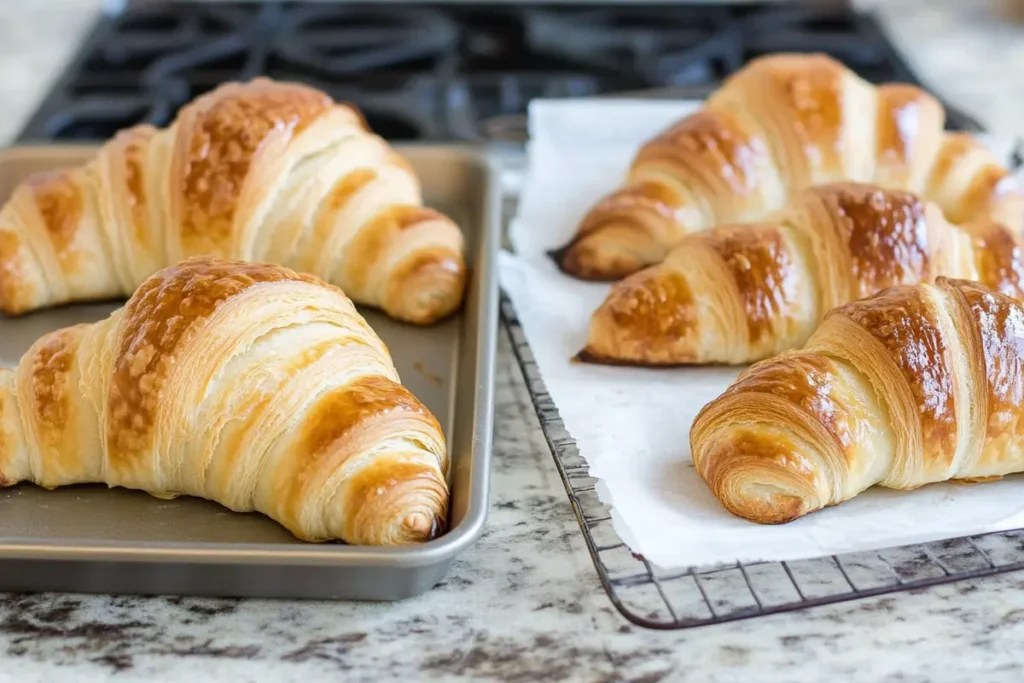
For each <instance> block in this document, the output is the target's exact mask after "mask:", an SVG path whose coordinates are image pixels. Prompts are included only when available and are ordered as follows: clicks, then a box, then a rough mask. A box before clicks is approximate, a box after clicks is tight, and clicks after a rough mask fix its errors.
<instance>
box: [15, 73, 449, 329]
mask: <svg viewBox="0 0 1024 683" xmlns="http://www.w3.org/2000/svg"><path fill="white" fill-rule="evenodd" d="M204 254H208V255H218V256H223V257H226V258H234V259H239V260H245V261H255V262H261V261H267V262H272V263H277V264H280V265H284V266H287V267H291V268H294V269H295V270H299V271H302V272H308V273H312V274H315V275H317V276H319V277H320V278H322V279H323V280H326V281H328V282H331V283H333V284H336V285H338V286H339V287H341V288H342V289H343V290H344V291H345V292H346V294H347V295H348V296H350V297H352V299H353V300H355V301H356V302H357V303H360V304H366V305H368V306H374V307H378V308H381V309H383V310H384V311H385V312H386V313H387V314H388V315H390V316H392V317H394V318H397V319H399V320H403V321H407V322H412V323H421V324H426V323H430V322H433V321H435V320H438V319H440V318H442V317H444V316H446V315H448V314H449V313H451V312H452V311H454V310H455V309H456V308H457V307H458V306H459V304H460V303H461V301H462V296H463V290H464V283H465V275H466V267H465V263H464V244H463V236H462V233H461V231H460V230H459V228H458V227H457V226H456V225H455V224H454V223H453V222H452V221H451V220H450V219H449V218H447V217H445V216H443V215H441V214H440V213H438V212H436V211H434V210H432V209H428V208H425V207H424V206H423V202H422V198H421V191H420V185H419V181H418V179H417V177H416V175H415V174H414V172H413V170H412V169H411V167H410V166H409V165H408V163H406V162H405V161H404V160H403V158H402V157H400V156H399V155H398V154H397V153H396V152H395V151H394V150H393V149H392V148H391V147H390V146H389V145H388V144H387V143H386V142H385V141H384V140H383V139H381V138H380V137H378V136H376V135H374V134H372V133H371V132H370V131H369V129H368V128H367V126H366V123H365V121H364V119H363V118H362V116H361V114H360V113H359V112H358V111H357V110H356V109H355V108H353V107H350V106H347V105H341V104H336V103H334V102H333V101H332V100H331V98H330V97H328V96H327V95H325V94H324V93H322V92H319V91H317V90H315V89H313V88H310V87H307V86H305V85H300V84H297V83H283V82H275V81H271V80H269V79H266V78H257V79H255V80H253V81H249V82H246V83H229V84H226V85H222V86H220V87H218V88H216V89H215V90H213V91H211V92H209V93H207V94H205V95H202V96H200V97H199V98H197V99H195V100H194V101H192V102H191V103H189V104H188V105H186V106H185V107H183V108H182V110H181V111H180V112H179V114H178V116H177V118H176V119H175V120H174V122H173V123H172V124H171V125H170V126H169V127H168V128H165V129H162V130H157V129H155V128H153V127H152V126H148V125H139V126H136V127H134V128H129V129H127V130H124V131H122V132H121V133H119V134H118V135H116V136H115V137H114V138H113V139H112V140H110V141H109V142H107V143H106V144H105V145H104V146H103V147H102V148H101V149H100V151H99V153H98V154H97V155H96V157H95V158H94V159H93V160H92V161H91V162H90V163H88V164H86V165H85V166H82V167H79V168H71V169H65V170H60V171H57V172H51V173H45V174H39V175H35V176H33V177H31V178H29V179H28V180H26V181H25V182H23V183H22V184H21V185H20V186H19V187H18V188H17V189H16V190H15V191H14V193H13V195H12V197H11V198H10V200H9V201H8V202H7V204H6V205H5V206H4V207H3V208H2V209H0V308H2V309H3V310H4V311H5V312H6V313H8V314H19V313H24V312H26V311H31V310H34V309H38V308H42V307H46V306H52V305H55V304H60V303H64V302H69V301H83V300H90V299H110V298H117V297H125V296H128V295H130V294H131V293H132V292H134V291H135V289H136V288H137V287H138V286H139V284H140V283H141V282H142V281H143V280H145V279H146V278H147V277H149V276H150V275H152V274H153V273H155V272H156V271H158V270H159V269H160V268H163V267H165V266H168V265H171V264H174V263H177V262H178V261H180V260H182V259H184V258H186V257H188V256H195V255H204Z"/></svg>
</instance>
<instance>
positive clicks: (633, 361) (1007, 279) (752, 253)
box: [580, 183, 1024, 366]
mask: <svg viewBox="0 0 1024 683" xmlns="http://www.w3.org/2000/svg"><path fill="white" fill-rule="evenodd" d="M1022 274H1024V252H1022V250H1021V240H1020V238H1018V237H1017V236H1016V235H1015V234H1013V233H1011V232H1010V231H1009V230H1008V229H1007V228H1005V227H1004V226H1002V225H1001V224H998V223H995V222H992V221H979V222H977V223H974V224H968V225H966V226H964V227H963V228H958V227H955V226H953V225H951V224H950V223H948V222H947V221H946V220H945V219H944V218H943V215H942V212H941V211H940V210H939V209H938V208H937V206H936V205H935V204H934V203H931V202H927V201H925V200H923V199H922V198H920V197H919V196H917V195H914V194H911V193H909V192H903V191H899V190H885V189H882V188H880V187H878V186H874V185H867V184H862V183H833V184H826V185H816V186H813V187H811V188H809V189H807V190H804V191H803V192H802V193H801V194H800V195H798V196H797V198H796V199H795V200H794V202H793V203H792V204H790V206H789V207H787V209H786V210H785V211H783V212H780V213H778V214H775V215H774V216H773V217H771V218H770V219H769V220H766V221H765V222H761V223H753V224H749V225H729V226H720V227H717V228H713V229H711V230H707V231H704V232H701V233H696V234H693V235H689V236H687V237H686V238H684V239H683V241H682V242H680V243H679V245H678V246H677V247H676V248H675V249H673V250H672V252H671V253H670V254H669V256H668V258H666V259H665V261H664V262H663V263H661V264H659V265H656V266H651V267H650V268H647V269H645V270H643V271H641V272H639V273H636V274H634V275H631V276H629V277H628V278H626V279H625V280H622V281H621V282H618V283H616V284H615V285H614V286H613V287H612V290H611V292H610V293H609V295H608V297H607V298H606V299H605V301H604V303H602V305H601V306H600V307H599V308H598V309H597V311H595V312H594V314H593V316H592V318H591V324H590V331H589V335H588V337H587V342H586V346H585V348H584V350H583V351H582V352H581V353H580V358H581V359H582V360H585V361H590V362H597V363H612V364H627V365H652V366H653V365H681V364H699V363H730V364H741V363H750V362H753V361H757V360H761V359H763V358H767V357H769V356H773V355H775V354H777V353H780V352H782V351H785V350H787V349H795V348H800V346H802V345H803V344H804V342H805V341H807V338H808V337H810V335H811V333H812V332H813V331H814V329H815V328H816V327H817V326H818V324H819V323H820V322H821V319H822V318H823V317H824V315H825V314H826V313H827V312H828V311H829V310H831V309H833V308H835V307H836V306H839V305H842V304H845V303H847V302H850V301H855V300H857V299H861V298H864V297H866V296H869V295H872V294H875V293H876V292H878V291H881V290H883V289H885V288H887V287H892V286H895V285H901V284H915V283H918V282H931V281H933V280H934V279H935V278H936V277H938V276H940V275H946V276H950V277H958V278H963V279H969V280H979V281H981V282H983V283H984V284H986V285H987V286H989V287H992V288H994V289H996V290H998V291H1001V292H1003V293H1005V294H1008V295H1010V296H1024V289H1021V283H1022V280H1021V275H1022Z"/></svg>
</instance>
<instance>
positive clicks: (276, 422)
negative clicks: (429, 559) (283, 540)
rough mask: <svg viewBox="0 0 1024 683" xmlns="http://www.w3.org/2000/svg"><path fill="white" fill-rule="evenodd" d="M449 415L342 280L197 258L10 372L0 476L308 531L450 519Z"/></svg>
mask: <svg viewBox="0 0 1024 683" xmlns="http://www.w3.org/2000/svg"><path fill="white" fill-rule="evenodd" d="M447 469H448V455H447V449H446V446H445V441H444V436H443V433H442V430H441V428H440V426H439V425H438V422H437V420H436V419H435V418H434V417H433V416H432V415H431V413H430V412H429V411H428V410H427V409H426V408H425V407H424V406H423V404H422V403H420V401H418V400H417V399H416V397H414V396H413V395H412V394H411V393H410V392H409V391H408V390H407V389H406V388H405V387H403V386H402V384H401V382H400V380H399V377H398V373H397V372H396V370H395V367H394V365H393V363H392V360H391V357H390V356H389V354H388V351H387V348H386V347H385V346H384V344H383V342H381V340H380V339H379V338H378V337H377V335H376V334H375V333H374V332H373V330H372V329H370V327H369V326H368V325H367V324H366V322H365V321H364V320H363V318H362V317H361V316H360V315H359V313H358V312H357V311H356V309H355V307H354V305H353V304H352V302H351V301H350V300H349V299H348V298H347V297H346V296H345V295H344V294H343V293H342V292H341V291H340V290H339V289H338V288H337V287H334V286H331V285H327V284H324V283H323V282H322V281H320V280H319V279H317V278H315V277H313V276H309V275H300V274H297V273H295V272H294V271H292V270H289V269H286V268H283V267H280V266H274V265H266V264H254V263H249V262H241V261H230V260H226V259H220V258H216V257H194V258H191V259H188V260H186V261H184V262H182V263H180V264H178V265H175V266H171V267H169V268H166V269H164V270H161V271H159V272H158V273H156V274H155V275H152V276H151V277H149V278H148V279H146V280H145V281H144V282H143V283H142V285H141V286H140V287H139V289H138V291H136V292H135V294H134V295H133V296H132V297H131V298H130V299H129V300H128V302H127V304H126V305H125V306H124V307H123V308H120V309H118V310H117V311H115V312H114V313H112V314H111V315H110V317H108V318H106V319H105V320H103V321H101V322H97V323H94V324H91V325H87V324H83V325H76V326H73V327H68V328H64V329H61V330H58V331H55V332H52V333H50V334H47V335H45V336H43V337H42V338H40V339H39V340H38V341H37V342H36V343H35V344H34V345H33V346H32V347H31V349H30V350H29V351H28V352H27V353H26V354H25V355H24V356H23V357H22V358H21V360H20V362H19V363H18V365H17V367H16V368H14V369H8V368H3V369H0V483H2V484H3V485H5V486H10V485H13V484H16V483H18V482H23V481H24V482H34V483H36V484H38V485H40V486H43V487H46V488H55V487H58V486H64V485H68V484H78V483H87V482H96V483H106V484H108V485H109V486H112V487H113V486H121V487H125V488H131V489H141V490H143V491H147V492H149V493H150V494H152V495H154V496H157V497H160V498H172V497H175V496H178V495H190V496H197V497H200V498H207V499H209V500H213V501H216V502H218V503H220V504H222V505H224V506H226V507H228V508H230V509H232V510H236V511H242V512H245V511H252V510H255V511H259V512H261V513H263V514H264V515H267V516H268V517H270V518H272V519H274V520H276V521H277V522H279V523H280V524H282V525H283V526H284V527H286V528H287V529H288V530H289V531H291V532H292V533H293V534H294V535H295V536H297V537H298V538H300V539H303V540H307V541H326V540H342V541H345V542H347V543H352V544H364V545H404V544H411V543H417V542H421V541H426V540H429V539H430V538H432V537H434V536H435V535H436V534H438V533H439V532H440V531H441V530H442V529H443V528H444V525H445V520H446V519H447V509H448V487H447V484H446V473H447Z"/></svg>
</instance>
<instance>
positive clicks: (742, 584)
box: [502, 297, 1024, 629]
mask: <svg viewBox="0 0 1024 683" xmlns="http://www.w3.org/2000/svg"><path fill="white" fill-rule="evenodd" d="M502 319H503V322H504V325H505V327H506V329H507V330H508V332H509V335H510V336H511V339H512V347H513V350H514V352H515V356H516V359H517V360H518V362H519V367H520V369H521V370H522V372H523V377H524V379H525V381H526V386H527V389H528V391H529V393H530V397H531V399H532V401H533V405H534V408H535V409H536V411H537V417H538V419H539V420H540V425H541V428H542V430H543V431H544V436H545V438H546V439H547V442H548V444H549V446H550V447H551V453H552V455H553V456H554V459H555V464H556V465H557V466H558V472H559V474H560V475H561V477H562V483H563V484H565V490H566V492H567V493H568V494H569V500H570V501H571V502H572V508H573V510H574V511H575V513H576V519H577V520H578V521H579V525H580V529H582V531H583V537H584V539H585V540H586V543H587V549H588V550H589V551H590V555H591V557H592V558H593V560H594V566H595V567H596V568H597V574H598V576H599V577H600V579H601V584H602V585H603V586H604V589H605V591H607V593H608V597H610V598H611V601H612V603H613V604H614V605H615V607H616V608H617V609H618V610H619V611H620V612H621V613H622V614H623V616H625V617H626V618H627V619H629V620H630V621H631V622H633V623H634V624H637V625H638V626H643V627H645V628H652V629H686V628H693V627H697V626H707V625H710V624H719V623H723V622H726V621H735V620H737V619H748V618H751V617H759V616H765V615H768V614H777V613H779V612H788V611H792V610H797V609H803V608H807V607H814V606H817V605H828V604H832V603H836V602H843V601H846V600H854V599H857V598H865V597H870V596H876V595H883V594H886V593H896V592H899V591H905V590H910V589H913V588H922V587H926V586H934V585H937V584H943V583H949V582H952V581H959V580H962V579H971V578H977V577H981V576H990V575H993V574H1001V573H1004V572H1010V571H1015V570H1018V569H1024V530H1019V531H1009V532H1002V533H994V534H985V535H981V536H972V537H967V538H956V539H950V540H946V541H941V542H935V543H925V544H919V545H910V546H904V547H899V548H890V549H887V550H882V551H877V552H862V553H850V554H846V555H831V556H828V557H821V558H816V559H812V560H801V561H797V562H758V563H750V564H739V563H737V564H735V565H731V566H727V567H717V568H714V569H699V568H691V569H687V570H675V571H671V572H668V573H662V572H660V571H659V570H658V569H657V568H656V567H653V566H652V565H651V564H650V563H649V562H647V561H646V560H645V559H643V558H642V557H639V556H637V555H634V554H633V553H631V552H630V550H629V548H628V547H626V545H625V543H623V542H622V540H621V539H620V538H619V537H618V535H617V534H616V533H615V531H614V529H613V528H612V520H611V513H610V510H609V508H608V507H607V506H605V505H604V504H603V503H601V501H600V500H599V499H598V496H597V492H596V490H595V485H596V483H597V480H596V479H594V478H593V477H590V476H589V475H588V472H587V464H586V461H585V460H584V459H583V458H582V457H581V456H580V454H579V451H578V450H577V448H576V442H575V441H573V439H572V437H571V436H570V435H569V433H568V431H566V429H565V425H564V424H563V423H562V420H561V418H560V417H559V414H558V409H557V408H556V407H555V404H554V402H553V401H552V400H551V397H550V396H549V395H548V392H547V389H546V388H545V386H544V382H543V380H542V379H541V377H540V371H539V370H538V368H537V364H536V362H535V361H534V358H533V354H532V352H531V351H530V347H529V345H528V344H527V343H526V337H525V336H524V334H523V330H522V327H521V326H520V324H519V320H518V317H517V316H516V313H515V309H514V308H513V306H512V303H511V301H509V300H508V299H507V298H505V297H503V298H502Z"/></svg>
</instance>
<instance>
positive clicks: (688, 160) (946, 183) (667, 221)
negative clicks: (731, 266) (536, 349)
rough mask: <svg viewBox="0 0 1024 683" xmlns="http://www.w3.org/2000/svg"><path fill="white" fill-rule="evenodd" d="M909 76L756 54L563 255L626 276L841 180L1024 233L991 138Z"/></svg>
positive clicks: (607, 201) (1021, 212)
mask: <svg viewBox="0 0 1024 683" xmlns="http://www.w3.org/2000/svg"><path fill="white" fill-rule="evenodd" d="M944 125H945V111H944V110H943V108H942V106H941V105H940V104H939V103H938V101H936V100H935V99H934V98H933V97H932V96H931V95H929V94H928V93H926V92H924V91H923V90H920V89H919V88H916V87H913V86H910V85H904V84H896V83H892V84H887V85H882V86H879V87H876V86H873V85H871V84H869V83H868V82H867V81H865V80H863V79H861V78H860V77H858V76H857V75H855V74H854V73H853V72H852V71H850V70H849V69H847V68H846V67H845V66H843V65H842V64H841V63H839V62H837V61H835V60H834V59H832V58H830V57H827V56H824V55H793V54H777V55H771V56H767V57H761V58H758V59H755V60H753V61H751V62H750V63H749V64H748V65H747V66H746V67H745V68H744V69H742V70H740V71H738V72H737V73H735V74H734V75H733V76H731V77H729V78H728V79H727V80H726V81H725V83H724V84H723V85H722V87H721V88H720V89H719V90H718V91H716V92H715V93H713V94H712V95H711V97H710V98H709V99H708V101H707V103H706V104H705V106H704V107H703V108H702V109H701V110H700V111H698V112H696V113H694V114H693V115H691V116H688V117H686V118H684V119H682V120H681V121H679V122H678V123H676V124H674V125H672V126H671V127H669V128H668V129H667V130H665V131H663V132H661V133H660V134H658V135H657V136H655V137H654V138H653V139H651V140H650V141H649V142H647V143H646V144H645V145H644V146H643V147H642V148H641V149H640V150H639V152H638V153H637V154H636V156H635V158H634V159H633V162H632V166H631V168H630V170H629V174H628V177H627V178H626V179H625V182H624V184H623V185H622V186H621V187H620V188H619V189H618V190H616V191H615V192H614V193H612V194H611V195H609V196H607V197H605V198H603V199H601V200H600V201H599V202H598V203H597V204H596V205H595V206H594V207H593V208H592V209H591V210H590V212H589V213H588V214H587V215H586V216H585V217H584V218H583V220H582V222H581V223H580V225H579V226H578V229H577V232H576V235H575V237H574V238H573V239H572V241H571V242H570V243H569V244H568V245H566V246H565V247H564V248H562V249H560V250H558V251H556V252H554V253H553V256H554V257H555V260H556V261H557V262H558V264H559V265H560V267H561V268H562V270H564V271H565V272H567V273H569V274H571V275H574V276H576V277H579V278H583V279H588V280H617V279H620V278H622V277H625V276H627V275H629V274H631V273H634V272H636V271H638V270H640V269H642V268H645V267H647V266H649V265H652V264H655V263H660V262H661V261H662V259H664V258H665V256H666V255H667V254H668V252H669V250H670V249H671V248H672V247H673V246H675V245H676V244H678V243H679V241H680V240H682V239H683V238H684V237H685V236H686V235H687V234H689V233H693V232H698V231H701V230H706V229H708V228H710V227H713V226H715V225H720V224H723V223H738V222H751V221H757V220H761V219H763V218H764V217H765V216H766V215H767V214H768V213H770V212H771V211H774V210H777V209H779V208H781V207H782V206H783V205H784V204H786V203H787V202H788V201H790V200H791V199H792V198H793V196H794V195H795V194H796V193H798V192H799V191H800V190H803V189H804V188H806V187H808V186H810V185H816V184H822V183H827V182H835V181H841V180H848V181H857V182H872V183H875V184H878V185H882V186H884V187H889V188H894V189H902V190H909V191H911V192H916V193H920V194H923V195H924V196H925V197H926V198H928V199H931V200H933V201H935V202H936V203H937V204H938V206H939V208H940V209H942V210H943V211H944V212H945V214H946V217H947V218H948V219H949V220H951V221H953V222H954V223H963V222H966V221H968V220H973V219H978V218H983V217H989V218H993V219H994V220H997V221H999V222H1002V223H1006V224H1008V225H1010V226H1011V227H1012V228H1014V229H1016V230H1019V229H1020V228H1021V227H1022V222H1024V201H1022V197H1021V195H1020V194H1019V193H1017V192H1016V191H1015V190H1013V189H1012V188H1011V187H1010V180H1009V173H1008V171H1007V170H1006V169H1005V168H1003V167H1002V166H1001V165H1000V164H999V163H998V162H997V160H996V159H995V157H994V156H993V155H992V154H991V152H989V151H988V150H987V149H986V148H985V147H984V146H983V145H982V144H981V143H980V142H979V141H977V140H975V139H974V138H973V137H971V136H970V135H967V134H959V133H944V132H943V127H944Z"/></svg>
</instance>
